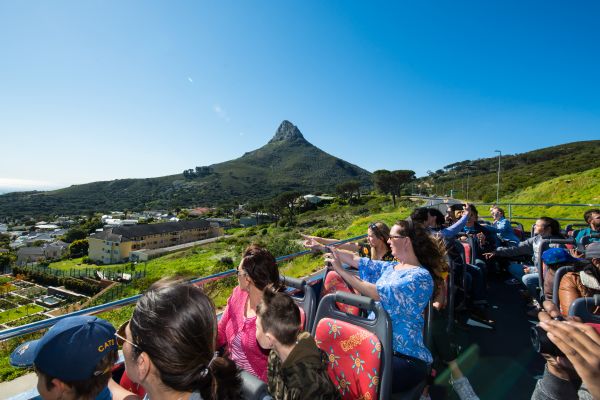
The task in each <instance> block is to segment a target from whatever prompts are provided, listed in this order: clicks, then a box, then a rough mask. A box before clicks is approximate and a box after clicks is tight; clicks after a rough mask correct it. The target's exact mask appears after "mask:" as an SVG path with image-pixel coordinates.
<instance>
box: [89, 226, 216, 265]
mask: <svg viewBox="0 0 600 400" xmlns="http://www.w3.org/2000/svg"><path fill="white" fill-rule="evenodd" d="M218 234H219V229H215V228H213V227H211V225H210V223H209V222H208V221H206V220H204V219H196V220H191V221H179V222H165V223H160V224H142V225H133V226H119V227H115V228H110V229H105V230H103V231H101V232H95V233H93V234H91V235H90V236H88V242H89V249H88V257H89V258H90V259H91V260H94V261H99V262H103V263H104V264H112V263H118V262H123V261H127V260H128V259H129V257H130V255H131V253H132V252H133V251H136V250H141V249H160V248H163V247H170V246H175V245H178V244H183V243H189V242H195V241H197V240H203V239H208V238H211V237H215V236H217V235H218Z"/></svg>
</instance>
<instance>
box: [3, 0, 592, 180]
mask: <svg viewBox="0 0 600 400" xmlns="http://www.w3.org/2000/svg"><path fill="white" fill-rule="evenodd" d="M598 21H600V2H598V1H579V2H567V1H564V2H557V1H525V2H524V1H494V2H490V1H471V2H463V1H446V2H433V1H418V2H417V1H410V2H399V1H389V2H375V1H361V2H358V1H300V0H298V1H241V0H240V1H235V2H234V1H160V2H159V1H26V0H14V1H1V2H0V49H1V54H0V132H1V135H2V136H1V143H2V145H1V148H2V152H1V157H0V186H11V185H12V186H13V187H15V185H16V186H18V185H21V186H22V187H30V186H35V187H40V188H41V187H46V186H47V185H49V186H61V185H69V184H72V183H84V182H91V181H96V180H110V179H115V178H127V177H152V176H162V175H169V174H174V173H179V172H181V171H182V170H184V169H186V168H193V167H195V166H197V165H209V164H212V163H217V162H222V161H226V160H230V159H233V158H237V157H239V156H241V155H242V154H243V153H244V152H246V151H251V150H253V149H256V148H258V147H260V146H262V145H264V144H265V143H266V142H267V141H268V140H269V139H270V138H271V136H272V135H273V134H274V132H275V130H276V128H277V126H278V125H279V123H280V122H281V121H282V120H283V119H288V120H290V121H292V122H293V123H294V124H296V125H297V126H298V127H299V128H300V130H301V131H302V132H303V134H304V136H305V137H306V139H307V140H308V141H310V142H311V143H313V144H314V145H316V146H318V147H320V148H321V149H323V150H324V151H326V152H328V153H330V154H333V155H335V156H337V157H340V158H343V159H345V160H347V161H349V162H352V163H354V164H357V165H359V166H361V167H363V168H365V169H367V170H370V171H374V170H376V169H381V168H385V169H413V170H415V171H416V172H417V174H418V175H424V174H425V173H426V171H427V170H428V169H431V170H435V169H438V168H441V167H443V166H444V165H446V164H449V163H452V162H455V161H460V160H464V159H476V158H483V157H493V156H494V150H495V149H500V150H502V151H503V153H505V154H506V153H520V152H525V151H529V150H532V149H535V148H539V147H545V146H549V145H555V144H560V143H565V142H570V141H578V140H590V139H600V72H599V71H600V24H599V23H598Z"/></svg>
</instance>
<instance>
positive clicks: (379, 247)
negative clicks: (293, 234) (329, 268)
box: [301, 222, 394, 261]
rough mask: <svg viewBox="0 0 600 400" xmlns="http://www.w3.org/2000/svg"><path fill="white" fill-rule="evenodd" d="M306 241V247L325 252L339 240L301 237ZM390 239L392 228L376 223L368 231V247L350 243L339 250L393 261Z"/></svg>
mask: <svg viewBox="0 0 600 400" xmlns="http://www.w3.org/2000/svg"><path fill="white" fill-rule="evenodd" d="M301 236H302V237H303V238H304V239H306V240H305V241H304V246H305V247H307V248H309V249H311V250H315V251H324V250H325V246H327V245H330V244H332V243H336V242H338V241H339V240H337V239H326V238H322V237H318V236H309V235H301ZM389 237H390V228H389V227H388V226H387V225H386V224H384V223H383V222H375V223H372V224H370V225H369V227H368V229H367V243H368V246H366V245H365V244H363V243H360V242H348V243H343V244H340V245H339V246H337V248H338V249H343V250H348V251H356V252H358V253H359V255H360V256H361V257H369V258H371V259H373V260H384V261H392V260H393V259H394V256H393V255H392V251H391V249H390V246H389V245H388V239H389Z"/></svg>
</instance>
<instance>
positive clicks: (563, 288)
mask: <svg viewBox="0 0 600 400" xmlns="http://www.w3.org/2000/svg"><path fill="white" fill-rule="evenodd" d="M585 258H586V260H587V262H586V263H585V264H584V266H583V270H582V271H580V272H567V273H566V274H565V276H563V278H562V279H561V280H560V286H559V289H558V296H559V299H560V311H561V313H562V314H563V315H567V314H568V313H569V308H570V307H571V304H572V303H573V302H574V301H575V300H576V299H578V298H580V297H593V296H594V295H595V294H600V242H594V243H590V244H589V245H588V247H587V248H586V249H585ZM593 313H594V314H596V315H600V307H596V308H595V309H594V311H593Z"/></svg>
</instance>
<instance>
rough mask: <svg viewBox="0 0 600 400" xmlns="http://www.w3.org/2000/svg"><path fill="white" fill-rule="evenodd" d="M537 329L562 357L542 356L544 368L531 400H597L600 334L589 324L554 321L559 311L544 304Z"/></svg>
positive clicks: (548, 303) (599, 378)
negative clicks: (541, 329)
mask: <svg viewBox="0 0 600 400" xmlns="http://www.w3.org/2000/svg"><path fill="white" fill-rule="evenodd" d="M544 309H545V311H542V312H540V313H539V315H538V318H539V320H540V326H541V327H542V328H543V329H544V330H546V331H547V332H548V339H550V340H551V341H552V342H553V343H554V344H555V345H556V346H557V347H558V348H559V349H560V351H561V352H562V353H563V354H564V356H552V355H549V354H544V358H545V359H546V360H547V361H546V367H545V369H544V375H543V376H542V379H540V380H538V381H537V384H536V386H535V390H534V392H533V394H532V395H531V400H555V399H581V400H591V399H600V334H599V332H598V330H597V329H594V328H593V327H592V326H591V325H587V324H582V323H580V322H576V321H573V320H569V321H568V322H567V321H556V320H554V319H553V318H556V317H559V316H560V312H559V310H558V309H557V308H556V305H555V304H554V303H552V302H551V301H544Z"/></svg>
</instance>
